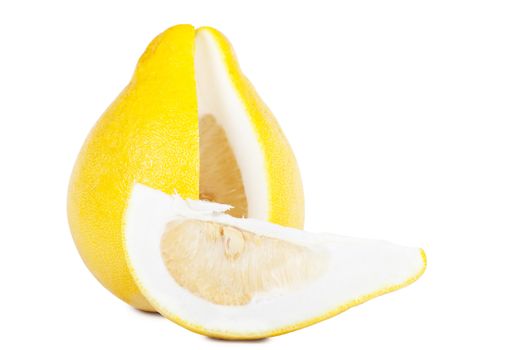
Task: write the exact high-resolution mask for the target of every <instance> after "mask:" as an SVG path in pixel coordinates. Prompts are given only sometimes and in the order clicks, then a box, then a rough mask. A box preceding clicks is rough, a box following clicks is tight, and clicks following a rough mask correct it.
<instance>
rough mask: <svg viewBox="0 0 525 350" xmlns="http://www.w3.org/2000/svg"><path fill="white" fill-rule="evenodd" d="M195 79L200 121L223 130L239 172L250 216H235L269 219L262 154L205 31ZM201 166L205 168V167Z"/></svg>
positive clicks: (198, 41) (198, 47)
mask: <svg viewBox="0 0 525 350" xmlns="http://www.w3.org/2000/svg"><path fill="white" fill-rule="evenodd" d="M195 78H196V82H197V98H198V110H199V120H200V121H201V122H202V121H203V120H205V118H210V117H211V118H214V120H215V122H216V123H217V124H218V125H219V126H220V127H222V129H223V130H224V133H225V135H226V138H227V139H228V142H229V148H230V149H231V151H232V152H233V155H234V157H235V161H236V163H237V164H236V165H237V167H238V169H239V170H240V175H241V178H242V185H243V190H244V194H245V197H246V200H247V213H246V215H236V216H247V217H252V218H258V219H261V220H264V219H267V216H268V193H267V191H268V189H267V186H266V171H265V166H264V159H263V154H262V152H261V148H260V145H259V143H258V141H257V138H256V136H255V134H254V132H253V125H252V124H251V121H250V118H249V116H248V115H247V112H246V107H245V106H244V105H243V103H242V101H241V99H240V97H239V96H238V92H237V91H236V89H235V87H234V86H233V83H232V81H231V79H230V77H229V75H228V72H227V69H226V67H225V64H224V60H223V57H222V53H221V51H220V49H219V47H218V46H217V43H216V42H215V41H214V40H213V38H212V37H211V34H210V33H208V32H206V31H199V32H197V35H196V37H195ZM201 125H202V123H201ZM201 137H202V134H201ZM201 164H203V165H204V166H205V164H206V163H205V162H201ZM233 167H235V166H233ZM234 170H235V169H234ZM232 172H234V171H232ZM215 175H217V176H220V174H215ZM228 175H229V174H228ZM215 179H216V177H214V178H213V180H212V181H216V180H215ZM201 187H202V186H201ZM208 195H209V194H208V193H203V194H202V197H201V198H202V199H214V198H208V197H207V196H208ZM235 214H236V213H233V215H235Z"/></svg>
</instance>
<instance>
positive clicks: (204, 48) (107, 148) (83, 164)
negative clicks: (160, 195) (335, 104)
mask: <svg viewBox="0 0 525 350" xmlns="http://www.w3.org/2000/svg"><path fill="white" fill-rule="evenodd" d="M135 182H140V183H144V184H146V185H148V186H150V187H152V188H155V189H157V190H161V191H163V192H164V193H168V194H172V193H174V192H177V193H179V194H180V195H182V196H184V197H185V198H194V199H198V198H201V199H205V200H211V201H218V202H223V203H228V204H230V205H232V206H233V208H231V209H230V210H229V211H228V213H229V214H231V215H232V216H235V217H252V218H258V219H262V220H267V221H270V222H275V223H279V224H282V225H287V226H293V227H298V228H301V227H302V225H303V217H304V207H303V190H302V183H301V177H300V174H299V170H298V167H297V163H296V160H295V157H294V155H293V153H292V150H291V148H290V146H289V144H288V142H287V140H286V138H285V136H284V134H283V132H282V131H281V129H280V127H279V125H278V123H277V121H276V120H275V118H274V117H273V115H272V113H271V112H270V110H269V109H268V108H267V106H266V105H265V104H264V103H263V101H262V100H261V99H260V98H259V96H258V95H257V92H256V91H255V90H254V88H253V86H252V85H251V84H250V82H249V81H248V80H247V79H246V77H245V76H244V75H243V73H242V72H241V70H240V68H239V65H238V63H237V61H236V58H235V54H234V52H233V49H232V47H231V46H230V44H229V42H228V40H227V39H226V38H225V37H224V36H223V35H222V34H221V33H220V32H218V31H217V30H215V29H212V28H207V27H206V28H199V29H197V30H195V29H194V28H193V27H192V26H191V25H179V26H174V27H172V28H169V29H168V30H166V31H165V32H163V33H161V34H160V35H159V36H157V37H156V38H155V39H154V40H153V41H152V42H151V43H150V44H149V46H148V48H147V49H146V51H145V52H144V54H143V55H142V56H141V58H140V60H139V62H138V64H137V67H136V70H135V73H134V75H133V77H132V79H131V82H130V83H129V84H128V85H127V86H126V88H125V89H124V91H122V93H121V94H120V95H119V96H118V97H117V99H116V100H115V101H114V102H113V103H112V104H111V106H110V107H109V108H108V109H107V110H106V111H105V112H104V114H103V115H102V117H101V118H100V119H99V121H98V122H97V124H96V125H95V127H94V128H93V129H92V131H91V132H90V134H89V136H88V137H87V139H86V141H85V143H84V145H83V147H82V149H81V151H80V154H79V156H78V158H77V162H76V164H75V167H74V169H73V173H72V175H71V180H70V185H69V192H68V219H69V224H70V228H71V232H72V235H73V238H74V240H75V244H76V246H77V248H78V250H79V252H80V255H81V256H82V259H83V260H84V262H85V263H86V265H87V266H88V268H89V269H90V270H91V272H92V273H93V274H94V275H95V277H96V278H97V279H98V280H99V281H100V282H101V283H102V284H103V285H104V286H105V287H106V288H107V289H109V290H110V291H112V292H113V293H114V294H115V295H117V296H118V297H119V298H121V299H122V300H124V301H125V302H127V303H129V304H131V305H133V306H134V307H136V308H139V309H142V310H148V311H154V308H152V306H151V305H149V303H148V302H147V300H146V299H145V298H144V297H143V296H142V294H141V292H140V291H139V289H138V288H137V286H136V284H135V282H134V280H133V278H132V276H131V274H130V272H129V270H128V265H127V264H126V261H125V255H124V247H123V245H122V242H123V240H122V236H123V230H122V227H123V218H124V212H125V210H126V207H127V205H128V199H129V197H130V194H131V189H132V186H133V184H134V183H135Z"/></svg>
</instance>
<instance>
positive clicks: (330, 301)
mask: <svg viewBox="0 0 525 350" xmlns="http://www.w3.org/2000/svg"><path fill="white" fill-rule="evenodd" d="M227 209H228V207H227V206H224V205H214V204H213V203H207V202H202V201H184V200H183V199H181V198H180V197H178V196H169V195H166V194H164V193H162V192H160V191H156V190H153V189H150V188H148V187H146V186H143V185H140V184H137V185H136V186H135V187H134V189H133V192H132V196H131V199H130V202H129V206H128V209H127V212H126V227H125V248H126V252H127V258H128V264H129V266H130V268H131V270H132V273H133V276H134V278H135V281H136V282H137V284H138V285H139V286H140V288H141V290H142V292H143V293H144V295H145V296H146V297H147V298H148V300H149V301H150V302H151V303H152V305H154V306H155V307H156V308H157V309H158V310H159V311H160V312H161V313H163V314H164V315H165V316H167V317H168V318H170V319H172V320H178V321H179V322H180V323H184V324H186V325H191V326H192V328H198V329H204V330H206V331H207V332H210V333H211V334H237V335H241V336H242V335H243V334H271V333H272V331H274V330H278V329H286V328H287V327H291V326H293V325H296V324H301V323H303V322H305V321H306V320H311V319H316V318H320V317H322V316H323V315H325V314H327V313H329V312H331V311H333V310H336V309H338V308H340V307H341V306H343V305H348V304H349V303H351V302H353V301H359V300H362V298H366V297H367V296H369V295H373V294H374V293H377V292H378V291H382V290H388V289H389V288H391V287H392V286H397V285H404V284H406V283H407V281H408V280H410V279H414V278H415V277H417V276H418V275H419V274H420V273H421V272H422V270H423V269H424V261H423V258H422V255H421V252H420V250H419V249H418V248H409V247H402V246H397V245H394V244H391V243H388V242H383V241H375V240H362V239H353V238H348V237H345V236H338V235H332V234H314V233H308V232H304V231H300V230H296V229H291V228H286V227H282V226H278V225H274V224H271V223H268V222H264V221H259V220H255V219H239V218H234V217H232V216H229V215H226V214H224V211H225V210H227ZM185 220H197V221H202V222H213V223H217V224H221V225H226V226H231V227H234V228H237V229H240V230H245V231H248V232H251V233H253V234H255V235H259V236H260V237H267V238H272V239H277V240H282V241H283V242H289V243H292V244H295V245H298V246H302V247H305V248H307V249H308V250H309V251H312V252H313V253H314V254H316V255H317V256H319V257H323V261H325V262H326V267H325V268H324V269H323V273H321V274H320V275H319V276H316V277H315V278H313V279H308V280H307V281H306V282H305V283H304V284H300V285H298V286H290V288H286V287H284V288H283V287H282V286H281V287H280V288H278V289H276V290H271V291H265V292H264V293H260V294H255V295H254V296H253V298H251V300H250V301H249V302H248V303H247V304H244V305H239V306H228V305H219V304H216V303H213V302H210V301H209V300H207V299H205V298H202V297H200V296H198V295H195V294H193V293H192V292H190V291H189V290H187V289H185V288H183V287H181V286H180V285H179V284H178V283H177V282H176V281H175V279H174V278H173V276H172V275H171V274H170V271H169V270H168V268H167V267H166V265H165V262H164V261H163V258H162V254H161V241H162V237H163V235H164V233H165V231H166V225H167V224H168V223H169V222H172V221H185ZM202 254H203V255H205V254H207V252H206V251H203V252H202ZM290 258H293V257H290ZM187 263H188V266H191V261H188V262H187ZM283 263H285V261H283Z"/></svg>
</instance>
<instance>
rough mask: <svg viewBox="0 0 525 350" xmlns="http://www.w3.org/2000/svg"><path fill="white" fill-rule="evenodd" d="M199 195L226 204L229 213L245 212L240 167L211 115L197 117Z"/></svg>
mask: <svg viewBox="0 0 525 350" xmlns="http://www.w3.org/2000/svg"><path fill="white" fill-rule="evenodd" d="M199 147H200V171H199V177H200V181H199V198H200V199H203V200H207V201H211V202H217V203H224V204H229V205H231V206H232V207H233V208H232V209H230V210H229V211H228V214H230V215H232V216H235V217H239V218H243V217H247V216H248V202H247V200H246V194H245V192H244V185H243V182H242V177H241V171H240V170H239V165H238V164H237V161H236V159H235V156H234V155H233V150H232V149H231V147H230V143H229V142H228V138H227V137H226V133H225V132H224V129H223V128H222V127H221V126H220V125H219V124H218V123H217V121H216V119H215V118H214V117H213V116H212V115H206V116H203V117H201V118H200V120H199Z"/></svg>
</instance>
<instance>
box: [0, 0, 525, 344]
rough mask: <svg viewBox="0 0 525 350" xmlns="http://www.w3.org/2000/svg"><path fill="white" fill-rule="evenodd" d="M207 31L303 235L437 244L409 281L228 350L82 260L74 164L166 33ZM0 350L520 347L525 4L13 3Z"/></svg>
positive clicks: (0, 49) (7, 48)
mask: <svg viewBox="0 0 525 350" xmlns="http://www.w3.org/2000/svg"><path fill="white" fill-rule="evenodd" d="M177 23H192V24H194V25H196V26H200V25H211V26H214V27H217V28H218V29H220V30H221V31H223V32H224V33H225V34H226V35H227V36H228V37H229V39H230V40H231V41H232V43H233V45H234V47H235V48H236V51H237V54H238V57H239V60H240V63H241V65H242V67H243V69H244V71H245V73H246V74H247V75H248V77H249V78H250V79H251V81H252V82H253V83H254V85H255V86H256V88H257V90H258V91H259V93H260V94H261V96H262V97H263V99H264V100H265V101H266V102H267V104H268V105H269V106H270V107H271V108H272V110H273V111H274V113H275V115H276V116H277V118H278V120H279V121H280V124H281V126H282V128H283V130H284V131H285V133H286V135H287V136H288V139H289V141H290V143H291V144H292V146H293V148H294V150H295V152H296V156H297V159H298V161H299V164H300V167H301V170H302V174H303V179H304V185H305V191H306V207H307V214H306V216H307V222H306V228H307V229H309V230H313V231H333V232H339V233H343V234H348V235H352V236H361V237H375V238H384V239H388V240H391V241H394V242H399V243H404V244H408V245H416V246H421V247H424V248H425V249H426V252H427V254H428V259H429V265H428V269H427V272H426V273H425V275H424V276H423V277H422V278H421V279H420V280H419V281H418V282H416V283H415V284H414V285H412V286H410V287H408V288H406V289H403V290H401V291H398V292H396V293H393V294H389V295H387V296H384V297H382V298H378V299H375V300H373V301H370V302H368V303H366V304H364V305H362V306H359V307H357V308H354V309H350V310H349V311H347V312H345V313H344V314H342V315H340V316H338V317H335V318H333V319H330V320H328V321H325V322H322V323H320V324H317V325H315V326H312V327H309V328H307V329H303V330H300V331H297V332H294V333H291V334H288V335H284V336H280V337H277V338H272V339H269V340H264V341H259V342H235V343H232V342H225V341H217V340H212V339H208V338H206V337H202V336H200V335H197V334H194V333H191V332H189V331H187V330H185V329H183V328H181V327H179V326H177V325H175V324H172V323H171V322H169V321H167V320H165V319H163V318H161V317H160V316H154V315H149V314H144V313H141V312H137V311H135V310H133V309H131V308H130V307H128V306H127V305H126V304H124V303H122V302H120V301H119V300H118V299H116V298H115V297H113V296H112V295H111V294H110V293H109V292H107V291H106V290H105V289H104V288H103V287H101V286H100V285H99V284H98V283H97V281H96V280H95V279H94V278H93V277H92V276H91V274H90V273H89V271H88V270H87V269H86V268H85V266H84V265H83V263H82V261H81V259H80V257H79V256H78V254H77V252H76V249H75V246H74V244H73V241H72V239H71V237H70V234H69V229H68V225H67V219H66V189H67V184H68V178H69V175H70V172H71V169H72V166H73V163H74V161H75V157H76V154H77V152H78V150H79V148H80V146H81V144H82V142H83V141H84V138H85V136H86V135H87V133H88V131H89V130H90V128H91V127H92V125H93V124H94V123H95V122H96V120H97V118H98V117H99V116H100V114H101V113H102V112H103V111H104V109H105V108H106V107H107V106H108V105H109V103H110V102H111V101H112V100H113V99H114V98H115V97H116V96H117V94H118V93H119V92H120V90H121V89H122V88H123V87H124V86H125V85H126V83H127V82H128V80H129V78H130V77H131V74H132V72H133V69H134V65H135V63H136V61H137V59H138V57H139V56H140V54H141V53H142V51H143V50H144V48H145V47H146V45H147V44H148V42H149V41H150V40H151V39H152V38H153V37H154V36H155V35H157V34H158V33H159V32H161V31H162V30H164V29H166V28H167V27H169V26H171V25H174V24H177ZM0 39H1V41H0V118H1V121H0V155H1V157H0V159H1V163H0V164H1V171H0V180H1V190H0V203H1V206H2V208H1V210H2V211H1V212H2V215H1V226H0V228H1V232H0V269H1V274H0V276H1V279H0V296H1V299H0V300H1V303H2V306H1V308H0V323H1V327H0V329H1V331H0V333H1V336H0V348H3V349H16V348H28V347H29V346H41V347H44V348H46V347H47V348H49V347H50V346H52V347H53V348H54V349H58V348H66V347H68V348H75V349H104V348H113V349H121V348H122V349H123V348H126V349H135V348H136V349H157V348H158V349H162V348H163V349H172V348H173V349H175V348H176V349H224V348H237V349H238V348H248V347H253V348H261V349H287V348H288V349H319V348H328V347H330V348H344V349H379V348H383V349H384V348H394V349H395V348H403V349H421V348H426V349H442V348H445V347H446V348H452V349H454V348H460V347H463V348H465V347H468V348H473V347H474V346H485V347H487V348H496V347H498V348H505V349H512V348H514V349H517V348H521V349H523V347H524V341H523V334H521V335H520V333H523V322H524V316H523V315H524V314H525V305H524V301H523V298H524V295H525V287H524V278H523V276H524V272H523V270H524V268H525V258H524V253H523V252H524V249H525V245H524V244H523V243H524V238H523V237H524V235H525V8H524V7H523V3H522V2H519V1H516V2H509V1H479V0H478V1H458V0H454V1H434V2H429V1H373V0H368V1H359V2H347V1H339V2H336V1H327V0H322V1H321V0H319V1H304V0H303V1H295V2H294V1H269V0H260V1H235V2H234V1H225V0H222V1H216V0H215V1H198V0H185V1H175V0H171V1H165V2H162V1H151V0H149V1H142V2H134V1H122V2H112V1H107V0H106V1H86V2H84V3H83V4H82V5H81V4H78V3H75V2H73V1H64V2H57V1H51V0H48V1H32V2H28V1H16V2H15V1H11V2H8V1H3V2H2V3H1V4H0Z"/></svg>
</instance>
